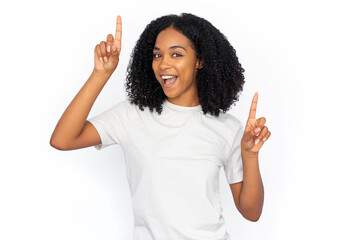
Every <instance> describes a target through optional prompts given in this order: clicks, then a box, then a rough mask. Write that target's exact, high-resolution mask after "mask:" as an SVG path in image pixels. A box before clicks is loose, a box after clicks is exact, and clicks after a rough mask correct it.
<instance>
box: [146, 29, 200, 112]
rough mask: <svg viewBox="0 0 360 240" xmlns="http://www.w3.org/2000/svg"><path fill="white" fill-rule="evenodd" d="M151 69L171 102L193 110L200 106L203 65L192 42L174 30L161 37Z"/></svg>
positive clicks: (167, 31)
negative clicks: (199, 70)
mask: <svg viewBox="0 0 360 240" xmlns="http://www.w3.org/2000/svg"><path fill="white" fill-rule="evenodd" d="M153 53H154V57H153V61H152V68H153V71H154V74H155V77H156V80H157V81H158V82H159V83H160V84H161V86H162V88H163V90H164V93H165V95H166V96H167V99H168V101H169V102H171V103H173V104H176V105H180V106H187V107H193V106H197V105H199V98H198V90H197V86H196V80H195V77H196V70H197V68H201V62H200V61H199V60H198V59H197V58H196V52H195V50H194V49H193V48H192V46H191V42H190V40H189V39H188V38H187V37H185V36H184V35H183V34H182V33H180V32H179V31H177V30H175V29H174V28H172V27H169V28H166V29H164V30H163V31H161V32H160V33H159V35H158V36H157V38H156V42H155V46H154V51H153Z"/></svg>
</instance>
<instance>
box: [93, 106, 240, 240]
mask: <svg viewBox="0 0 360 240" xmlns="http://www.w3.org/2000/svg"><path fill="white" fill-rule="evenodd" d="M89 121H90V122H91V123H92V124H93V125H94V127H95V128H96V129H97V131H98V133H99V135H100V137H101V142H102V144H99V145H96V146H95V148H96V149H102V148H105V147H107V146H109V145H112V144H119V145H120V146H121V148H122V150H123V152H124V157H125V162H126V173H127V178H128V181H129V186H130V191H131V197H132V205H133V211H134V235H133V236H134V238H133V239H134V240H184V239H191V240H205V239H206V240H230V236H229V234H228V233H227V231H226V225H225V221H224V218H223V216H222V207H221V206H220V194H219V170H220V168H221V167H224V171H225V176H226V179H227V181H228V183H229V184H231V183H236V182H241V181H242V179H243V169H242V159H241V149H240V141H241V138H242V135H243V131H244V129H243V126H242V124H241V122H240V121H239V120H238V119H237V118H235V117H234V116H232V115H230V114H228V113H222V112H221V113H220V115H219V117H216V116H212V115H210V114H206V115H204V114H203V112H202V110H201V105H198V106H195V107H184V106H179V105H175V104H172V103H170V102H169V101H167V100H166V101H165V102H164V104H163V111H162V113H161V115H159V114H158V113H157V112H156V111H155V109H154V111H153V112H150V109H149V108H148V107H144V111H141V110H140V109H139V107H138V106H137V105H135V104H131V103H130V102H129V101H128V99H126V100H124V101H123V102H120V103H118V104H117V105H115V106H114V107H112V108H110V109H109V110H107V111H105V112H103V113H102V114H100V115H98V116H95V117H93V118H91V119H89Z"/></svg>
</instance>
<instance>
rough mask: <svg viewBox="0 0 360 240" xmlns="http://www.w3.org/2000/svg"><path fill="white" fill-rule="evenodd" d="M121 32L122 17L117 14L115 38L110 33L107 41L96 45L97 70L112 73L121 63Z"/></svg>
mask: <svg viewBox="0 0 360 240" xmlns="http://www.w3.org/2000/svg"><path fill="white" fill-rule="evenodd" d="M121 34H122V21H121V17H120V16H117V18H116V32H115V39H114V37H113V35H112V34H108V35H107V39H106V42H104V41H102V42H100V44H97V45H96V47H95V50H94V52H95V54H94V60H95V67H94V70H95V71H97V72H103V73H110V74H112V73H113V72H114V71H115V69H116V67H117V65H118V63H119V55H120V51H121Z"/></svg>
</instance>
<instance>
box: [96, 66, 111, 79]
mask: <svg viewBox="0 0 360 240" xmlns="http://www.w3.org/2000/svg"><path fill="white" fill-rule="evenodd" d="M92 75H94V77H97V78H102V79H103V78H107V79H109V78H110V76H111V75H112V72H111V73H110V72H107V71H102V70H97V69H96V68H94V69H93V72H92Z"/></svg>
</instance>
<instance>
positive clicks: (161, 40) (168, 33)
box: [155, 27, 192, 49]
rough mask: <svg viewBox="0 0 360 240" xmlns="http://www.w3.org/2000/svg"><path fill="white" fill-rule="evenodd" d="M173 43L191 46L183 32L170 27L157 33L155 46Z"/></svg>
mask: <svg viewBox="0 0 360 240" xmlns="http://www.w3.org/2000/svg"><path fill="white" fill-rule="evenodd" d="M175 45H178V46H183V47H191V48H192V44H191V41H190V40H189V39H188V38H187V37H186V36H185V35H184V34H182V33H181V32H179V31H178V30H175V29H174V28H172V27H168V28H165V29H164V30H162V31H161V32H160V33H159V34H158V36H157V38H156V42H155V47H158V48H160V49H161V48H168V47H171V46H175Z"/></svg>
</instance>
